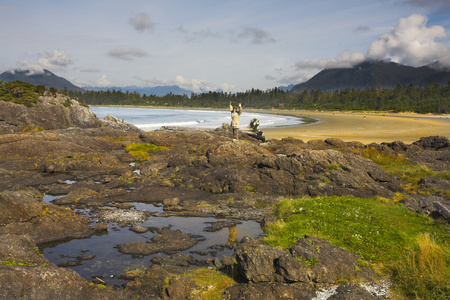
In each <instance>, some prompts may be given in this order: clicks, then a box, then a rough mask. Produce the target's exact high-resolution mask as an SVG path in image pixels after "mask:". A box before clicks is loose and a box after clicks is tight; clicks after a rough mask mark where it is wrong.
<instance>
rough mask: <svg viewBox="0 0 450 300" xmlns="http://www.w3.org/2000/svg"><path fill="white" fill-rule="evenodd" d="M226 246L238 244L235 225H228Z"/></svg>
mask: <svg viewBox="0 0 450 300" xmlns="http://www.w3.org/2000/svg"><path fill="white" fill-rule="evenodd" d="M227 245H228V246H234V245H236V246H237V245H239V242H238V239H237V227H236V225H234V226H231V227H228V241H227Z"/></svg>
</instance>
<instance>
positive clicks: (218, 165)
mask: <svg viewBox="0 0 450 300" xmlns="http://www.w3.org/2000/svg"><path fill="white" fill-rule="evenodd" d="M50 100H51V101H53V100H52V99H50ZM50 100H48V101H50ZM60 100H61V101H62V100H64V99H63V98H58V97H56V99H55V100H54V101H60ZM51 101H50V102H49V103H50V104H45V101H44V102H43V103H44V104H42V105H55V106H58V105H56V104H51V103H53V102H51ZM64 101H65V100H64ZM1 102H2V101H0V103H1ZM1 104H2V105H3V107H4V108H5V110H6V109H10V112H12V111H17V112H20V111H21V110H20V109H22V108H20V107H19V108H17V107H16V108H14V109H13V108H10V107H6V106H7V105H9V104H5V103H1ZM70 107H72V106H70ZM70 107H69V111H68V110H66V109H65V108H62V107H59V108H58V111H56V110H55V111H52V113H53V115H55V116H61V118H60V117H57V118H56V120H59V121H51V122H50V120H51V119H52V118H51V117H50V116H48V117H43V116H44V115H43V112H42V110H43V109H44V108H42V107H41V108H39V107H37V108H35V112H29V115H28V116H27V117H26V118H25V117H23V118H22V119H20V120H17V122H16V123H11V124H10V125H6V124H0V125H2V132H3V133H4V134H1V135H0V153H1V159H0V261H2V264H0V273H1V274H0V278H1V279H0V299H19V298H20V299H61V298H65V299H105V298H109V299H128V298H130V299H135V298H136V297H137V296H139V297H140V299H158V298H162V297H168V298H173V299H176V298H180V297H181V298H183V297H186V296H189V293H190V292H191V291H192V289H194V288H195V285H194V284H193V282H191V281H190V280H188V279H183V280H180V279H179V278H178V279H177V278H176V277H174V276H173V274H174V273H176V272H189V270H190V269H191V268H193V267H197V266H208V267H217V268H219V269H223V270H227V269H229V268H233V269H235V270H239V274H240V276H241V278H242V282H239V284H237V285H235V286H233V287H230V288H228V289H227V290H226V296H227V297H229V298H231V299H261V295H264V299H280V298H281V299H282V298H283V297H284V298H287V299H289V298H294V299H311V298H312V297H314V296H315V295H316V292H317V290H316V288H317V287H318V286H320V285H330V284H334V283H336V281H337V279H339V278H359V279H360V280H362V281H364V282H371V281H373V280H378V278H377V276H376V275H375V274H374V273H373V272H372V271H370V270H369V269H366V268H364V267H362V266H359V265H358V257H357V256H354V255H353V254H351V253H349V252H347V251H345V250H343V249H341V248H339V247H336V246H333V245H331V244H330V243H329V242H328V241H326V240H322V239H319V238H317V237H313V236H306V237H305V238H303V239H299V240H298V242H297V244H296V245H294V246H293V247H292V248H291V249H289V251H288V252H285V251H281V250H279V249H275V248H271V247H269V246H267V245H264V244H262V243H261V242H260V241H258V240H254V239H249V238H245V239H243V240H242V241H241V242H240V245H239V246H238V247H237V248H236V252H235V258H236V262H234V260H233V258H224V259H223V260H222V261H218V260H214V261H195V260H193V259H192V257H190V256H187V255H180V253H178V251H181V250H183V249H189V247H192V246H193V245H195V243H196V242H197V240H198V237H195V236H190V235H187V234H185V233H183V232H181V231H175V230H170V229H168V228H145V227H142V226H138V225H136V224H135V223H138V222H140V221H142V220H145V219H146V218H150V217H152V216H154V215H158V216H200V217H219V218H224V219H227V220H226V221H221V222H217V224H216V223H214V224H211V226H210V228H209V229H208V230H210V231H212V232H214V231H217V230H220V229H221V228H224V227H230V226H234V225H236V224H238V223H239V221H240V220H256V221H262V220H263V219H266V220H267V219H270V218H269V217H268V216H270V212H271V207H272V206H273V205H274V204H275V203H277V202H278V201H279V200H280V198H283V197H286V196H295V197H314V196H321V195H327V196H333V195H336V196H341V195H349V196H357V197H362V198H368V197H373V196H384V197H392V196H393V195H394V194H395V193H397V192H400V193H406V192H405V190H404V189H403V187H402V182H401V181H400V180H399V179H398V178H397V177H395V176H393V175H391V174H388V173H386V172H384V171H382V170H381V169H380V168H379V167H378V166H377V165H376V164H375V163H373V162H372V161H371V160H369V159H366V158H363V157H362V156H360V155H359V154H358V153H357V152H358V151H359V150H362V149H366V148H368V147H372V148H375V149H377V151H380V152H383V153H389V154H391V155H401V156H403V157H406V158H408V159H409V160H410V161H412V162H413V163H415V164H417V165H425V166H427V167H429V168H432V169H433V170H448V169H450V160H449V157H450V155H449V154H450V149H449V146H448V139H446V138H444V137H426V138H423V139H421V140H420V141H418V142H416V143H413V144H411V145H405V144H403V143H401V142H394V143H383V144H372V145H363V144H361V143H358V142H352V143H346V142H343V141H340V140H337V139H327V140H325V141H312V142H308V143H304V142H303V141H301V140H297V139H290V138H288V139H283V140H281V141H278V140H270V141H267V142H262V141H260V140H258V139H254V138H252V137H251V136H246V135H245V134H244V133H241V140H240V141H233V139H232V135H231V132H230V131H228V130H227V128H219V129H217V130H213V131H198V130H196V131H169V130H155V131H152V132H142V131H140V130H139V129H137V128H135V127H134V126H129V125H127V124H124V123H123V122H121V120H118V119H115V118H112V117H111V118H108V119H107V120H105V121H98V119H96V117H94V116H92V115H91V114H90V113H89V112H84V109H85V108H84V107H77V104H74V106H73V107H72V108H70ZM70 109H72V110H75V111H77V112H76V113H75V112H71V111H70ZM66 113H68V114H69V115H70V116H71V117H70V118H69V119H66V121H67V120H68V121H67V122H66V123H64V122H65V121H64V122H63V121H62V119H63V117H62V116H63V115H65V114H66ZM33 114H38V115H39V114H41V115H40V116H41V117H43V118H44V119H45V120H47V118H49V119H48V121H45V122H44V123H38V119H36V118H35V117H33ZM2 118H4V120H6V117H2ZM2 118H0V119H2ZM8 120H9V119H8ZM8 122H12V121H11V120H10V121H8ZM39 124H40V125H39ZM25 125H26V126H31V127H33V126H34V125H39V126H41V125H45V126H47V127H45V129H46V130H44V131H40V132H35V131H28V132H24V133H22V132H21V131H22V129H23V128H22V127H24V126H25ZM5 128H6V129H5ZM56 128H60V129H56ZM61 128H63V129H61ZM18 132H20V133H18ZM130 143H151V144H155V145H158V146H165V147H167V149H168V150H160V151H153V152H151V153H150V156H151V158H150V159H149V160H146V161H142V160H139V159H137V158H135V157H134V156H132V155H130V154H128V153H127V152H126V151H125V146H126V145H127V144H130ZM419 188H420V189H422V190H426V191H427V192H428V194H427V195H423V194H422V195H408V197H405V198H404V199H403V202H404V203H405V205H406V206H407V207H409V208H410V209H411V210H413V211H416V212H418V213H425V214H430V215H433V216H436V217H439V216H438V213H437V211H436V209H435V207H434V206H433V203H434V202H436V201H439V202H440V203H442V204H443V205H445V206H447V207H448V205H449V202H448V201H449V199H448V196H446V195H448V193H447V194H446V191H448V190H449V182H448V180H445V179H438V178H434V177H425V178H423V179H422V180H421V181H420V183H419ZM48 196H55V197H56V196H57V197H58V198H56V199H54V200H53V201H52V203H44V201H43V199H44V197H48ZM133 202H144V203H153V204H156V205H160V206H162V207H163V212H158V213H143V212H139V211H137V210H135V209H133V207H132V203H133ZM56 204H58V205H56ZM74 208H84V209H87V210H89V211H90V212H91V215H90V216H89V217H88V216H85V215H80V214H77V213H75V212H74ZM116 213H118V214H116ZM436 214H437V215H436ZM93 219H98V221H99V222H98V223H96V224H94V223H92V220H93ZM108 223H118V224H119V225H120V226H130V229H131V230H133V231H134V232H141V233H143V232H146V231H148V230H153V231H155V232H157V233H158V235H157V236H156V237H155V238H153V239H150V240H148V241H146V242H132V243H126V244H122V245H117V247H118V249H119V250H120V251H121V252H122V253H127V254H132V255H136V256H146V255H149V254H154V253H164V255H169V256H167V257H153V258H152V263H153V266H152V267H151V268H149V269H147V270H145V271H144V272H143V273H140V274H134V275H133V274H124V278H127V280H130V283H129V284H127V286H126V289H124V290H120V291H119V290H115V289H110V288H106V289H105V288H102V287H101V286H100V287H99V286H97V285H96V284H93V283H91V282H88V281H87V280H86V279H83V278H81V277H80V276H79V275H78V274H76V273H75V272H73V271H71V270H69V269H64V268H60V267H57V266H55V265H53V264H51V263H49V262H48V261H47V260H46V259H45V258H44V257H42V256H41V255H39V253H38V251H36V249H37V248H36V247H37V245H38V244H41V243H46V242H53V241H62V240H67V239H72V238H86V237H89V236H91V235H92V234H94V233H95V232H100V231H101V232H103V233H105V230H106V229H107V227H108ZM133 234H134V233H133ZM317 249H320V251H317ZM167 283H170V284H167ZM348 290H351V291H353V292H352V295H363V296H361V297H362V298H364V299H371V298H370V297H374V296H373V295H372V294H370V293H369V294H367V293H365V292H364V291H362V290H360V289H359V288H358V287H355V286H346V289H339V291H338V292H337V293H336V294H335V295H334V296H333V297H335V298H336V299H339V298H338V297H341V299H342V298H345V297H348V298H346V299H351V298H349V297H350V296H349V295H346V294H345V293H346V291H348ZM258 297H260V298H258Z"/></svg>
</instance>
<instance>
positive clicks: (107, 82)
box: [97, 74, 113, 87]
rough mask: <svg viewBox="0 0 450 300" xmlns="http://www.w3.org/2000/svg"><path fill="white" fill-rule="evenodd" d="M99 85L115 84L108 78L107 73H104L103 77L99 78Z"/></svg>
mask: <svg viewBox="0 0 450 300" xmlns="http://www.w3.org/2000/svg"><path fill="white" fill-rule="evenodd" d="M97 86H99V87H109V86H113V84H112V82H111V81H109V80H108V79H106V75H105V74H103V75H102V77H100V79H99V80H97Z"/></svg>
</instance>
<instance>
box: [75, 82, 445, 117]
mask: <svg viewBox="0 0 450 300" xmlns="http://www.w3.org/2000/svg"><path fill="white" fill-rule="evenodd" d="M70 94H71V95H72V96H74V97H77V98H78V99H79V100H80V101H81V102H84V103H85V104H89V105H144V106H174V107H212V108H228V105H229V102H230V101H231V102H232V103H233V104H234V105H236V104H238V103H242V105H243V106H244V108H273V107H276V108H279V109H314V110H316V109H318V110H375V111H393V112H401V111H414V112H418V113H450V83H449V84H447V85H446V86H440V85H438V84H436V83H428V84H427V85H425V86H423V87H414V86H412V85H408V86H406V85H401V84H398V85H397V86H396V87H395V88H393V89H375V88H367V89H364V90H356V89H343V90H336V91H322V90H312V91H303V92H301V93H292V92H289V91H284V90H280V89H278V88H275V89H271V90H267V91H261V90H257V89H251V90H248V91H246V92H243V93H233V94H232V93H224V92H209V93H202V94H192V95H191V96H190V97H188V96H187V95H174V94H168V95H165V96H155V95H144V96H143V95H140V94H139V93H128V92H127V93H123V92H121V91H106V92H93V91H87V92H86V93H80V92H71V93H70Z"/></svg>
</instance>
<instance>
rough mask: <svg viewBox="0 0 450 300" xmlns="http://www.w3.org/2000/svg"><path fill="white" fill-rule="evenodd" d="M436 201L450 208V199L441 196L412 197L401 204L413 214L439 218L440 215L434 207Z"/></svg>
mask: <svg viewBox="0 0 450 300" xmlns="http://www.w3.org/2000/svg"><path fill="white" fill-rule="evenodd" d="M436 201H437V202H440V203H441V204H442V205H444V206H446V207H447V208H448V207H450V199H448V198H443V197H439V196H425V195H412V196H410V197H407V198H404V199H402V201H401V202H402V203H404V204H405V206H406V207H407V208H408V209H409V210H411V211H413V212H417V213H420V214H426V215H431V216H435V217H438V216H439V215H440V214H439V213H438V212H437V211H436V207H435V206H434V202H436Z"/></svg>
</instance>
